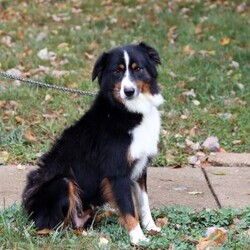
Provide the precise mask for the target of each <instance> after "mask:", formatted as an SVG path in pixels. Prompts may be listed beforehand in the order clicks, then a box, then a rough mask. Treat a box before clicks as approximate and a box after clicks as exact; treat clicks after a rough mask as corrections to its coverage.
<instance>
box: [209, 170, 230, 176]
mask: <svg viewBox="0 0 250 250" xmlns="http://www.w3.org/2000/svg"><path fill="white" fill-rule="evenodd" d="M211 173H212V174H214V175H227V174H226V173H225V172H223V171H220V170H214V171H211Z"/></svg>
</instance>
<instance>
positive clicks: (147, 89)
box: [137, 81, 151, 94]
mask: <svg viewBox="0 0 250 250" xmlns="http://www.w3.org/2000/svg"><path fill="white" fill-rule="evenodd" d="M137 86H138V88H139V89H140V91H141V93H144V94H151V92H150V84H149V83H147V82H143V81H137Z"/></svg>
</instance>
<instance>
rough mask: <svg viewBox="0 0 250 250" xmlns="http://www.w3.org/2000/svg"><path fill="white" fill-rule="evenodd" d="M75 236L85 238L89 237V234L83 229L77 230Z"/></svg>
mask: <svg viewBox="0 0 250 250" xmlns="http://www.w3.org/2000/svg"><path fill="white" fill-rule="evenodd" d="M74 234H75V235H76V236H84V237H87V236H89V233H88V232H87V231H86V230H84V229H82V228H77V229H76V230H74Z"/></svg>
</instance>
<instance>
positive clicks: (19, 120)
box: [15, 116, 24, 124]
mask: <svg viewBox="0 0 250 250" xmlns="http://www.w3.org/2000/svg"><path fill="white" fill-rule="evenodd" d="M15 121H16V123H19V124H23V123H24V120H23V118H21V117H20V116H15Z"/></svg>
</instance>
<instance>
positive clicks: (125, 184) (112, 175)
mask: <svg viewBox="0 0 250 250" xmlns="http://www.w3.org/2000/svg"><path fill="white" fill-rule="evenodd" d="M124 48H125V49H126V50H127V51H128V53H130V55H131V57H135V60H136V61H137V62H138V64H140V66H141V67H144V68H145V70H146V71H147V74H145V73H143V72H139V71H138V72H137V73H136V72H135V73H134V75H133V77H134V79H135V80H141V81H144V82H147V83H149V84H150V91H151V93H152V94H155V93H158V87H157V83H156V78H157V71H156V65H157V64H159V63H160V58H159V55H158V53H157V52H156V51H155V50H154V49H153V48H151V47H149V46H148V45H146V44H144V43H141V44H139V45H128V46H124V47H118V48H116V49H114V50H111V51H110V52H108V53H104V54H102V55H101V56H100V57H99V59H98V60H97V62H96V64H95V67H94V69H93V73H92V79H93V80H95V79H96V78H98V82H99V85H100V91H99V93H98V95H97V97H96V98H95V100H94V102H93V104H92V106H91V108H90V109H89V110H88V111H87V112H86V114H85V115H84V116H83V117H82V118H81V119H80V120H79V121H77V122H76V123H75V124H74V125H72V126H71V127H69V128H67V129H66V130H64V132H63V133H62V135H61V136H60V137H59V138H58V139H57V141H56V142H55V144H54V145H53V146H52V148H51V149H50V151H49V152H48V153H46V154H45V155H43V156H42V157H41V159H40V161H39V163H38V166H39V168H38V169H37V170H34V171H32V172H31V173H30V174H29V175H28V178H27V185H26V187H25V189H24V192H23V204H24V208H25V210H26V211H27V213H28V214H29V215H30V218H31V219H33V220H34V222H35V225H36V226H37V228H39V229H43V228H56V227H57V226H59V225H60V224H61V223H62V222H65V220H66V219H69V220H71V221H73V224H74V219H73V216H72V211H73V210H74V209H75V211H76V213H77V216H78V217H81V214H83V213H84V211H87V210H88V209H90V208H92V207H94V206H100V205H103V204H104V203H105V202H107V201H110V199H109V198H107V197H111V196H112V197H113V199H114V200H115V203H116V205H117V206H118V208H119V210H120V213H121V214H124V215H125V214H131V215H133V216H135V211H134V204H133V200H132V194H131V187H132V180H131V178H130V176H131V172H132V170H133V165H134V164H135V162H136V160H135V161H133V162H131V161H130V160H129V157H128V150H129V146H130V144H131V141H132V136H131V133H130V131H131V130H133V129H134V128H135V127H136V126H138V125H139V124H140V123H141V121H142V119H143V115H142V114H141V113H137V112H130V111H129V110H128V109H127V108H126V107H125V105H124V104H123V103H122V102H119V101H118V100H117V99H115V98H114V95H113V90H114V88H115V85H116V84H117V82H119V81H120V80H121V77H122V76H121V75H119V72H116V68H117V65H119V64H121V63H122V60H123V54H122V51H123V49H124ZM145 174H146V173H144V175H143V173H142V179H145V178H144V177H145ZM143 176H144V177H143ZM104 180H108V184H110V187H109V188H110V190H109V192H110V194H107V190H108V188H107V186H104ZM70 183H71V184H72V185H73V187H74V188H73V191H72V190H70V185H69V184H70ZM104 189H106V191H105V190H104ZM105 192H106V194H104V193H105ZM74 199H75V200H76V199H77V201H75V200H74ZM72 200H73V201H72ZM72 202H73V203H72ZM74 202H75V203H74ZM72 206H74V208H72Z"/></svg>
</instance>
